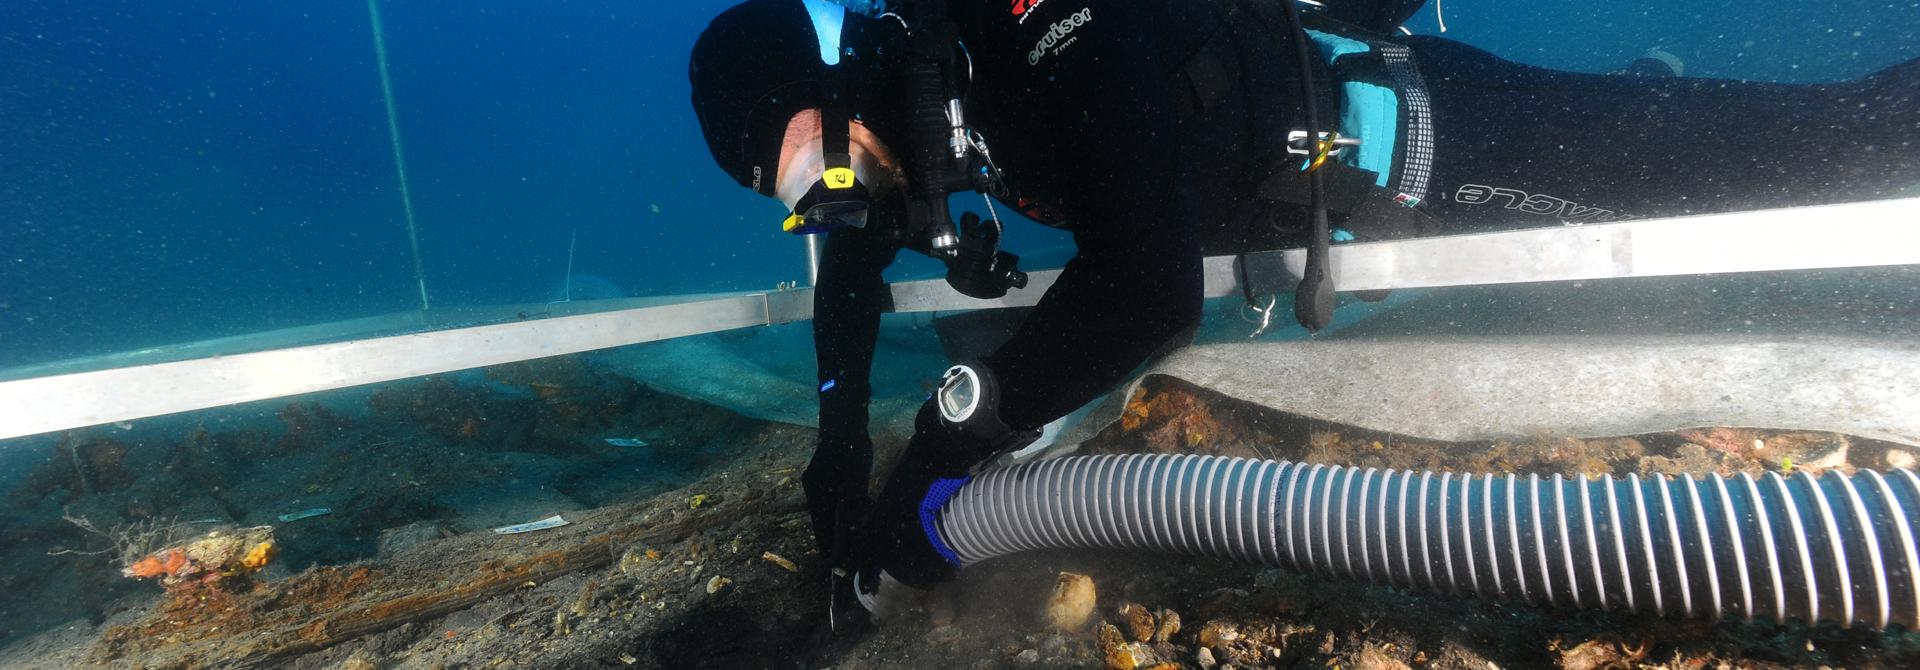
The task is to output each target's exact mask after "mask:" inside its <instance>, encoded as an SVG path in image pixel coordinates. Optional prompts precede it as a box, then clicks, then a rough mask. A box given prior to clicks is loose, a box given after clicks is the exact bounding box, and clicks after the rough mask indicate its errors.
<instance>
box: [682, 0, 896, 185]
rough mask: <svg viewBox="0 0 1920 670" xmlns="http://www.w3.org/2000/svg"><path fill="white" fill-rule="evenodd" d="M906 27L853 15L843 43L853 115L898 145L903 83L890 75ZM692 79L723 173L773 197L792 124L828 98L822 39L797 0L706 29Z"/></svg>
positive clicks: (751, 6) (732, 14) (698, 112)
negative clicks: (782, 146)
mask: <svg viewBox="0 0 1920 670" xmlns="http://www.w3.org/2000/svg"><path fill="white" fill-rule="evenodd" d="M900 33H901V28H900V27H899V26H898V25H897V24H891V23H889V22H888V21H887V20H876V19H871V18H867V17H865V16H861V15H859V14H857V13H854V12H847V13H846V18H845V28H844V31H843V33H842V40H841V44H842V46H843V51H844V52H845V56H844V57H843V58H841V59H840V63H841V65H840V67H841V68H843V69H844V73H845V90H846V91H847V95H848V97H849V98H850V99H849V100H848V101H847V102H848V109H849V110H850V111H851V112H852V114H853V117H854V118H856V119H858V120H860V121H861V123H863V124H864V125H866V126H867V128H868V130H871V131H873V132H874V134H876V135H878V136H879V137H880V138H881V140H882V141H885V142H888V143H889V144H892V143H893V142H894V141H895V140H896V139H897V138H899V137H900V135H899V133H897V132H894V129H895V128H897V127H899V125H900V124H901V123H904V120H905V116H904V114H903V113H901V112H900V111H899V110H900V109H901V108H902V106H903V105H904V100H903V98H904V94H903V93H901V92H900V88H899V85H898V81H899V80H900V76H899V73H898V72H895V71H893V70H896V68H889V67H887V66H888V64H889V62H890V61H891V54H892V53H893V52H895V51H896V50H894V49H890V48H889V47H890V46H891V45H892V44H894V43H896V42H898V41H899V38H900ZM690 60H691V62H690V63H689V64H688V67H687V76H688V79H689V81H691V83H692V84H693V111H694V115H695V116H696V117H698V118H699V120H700V129H701V132H702V134H703V135H704V136H705V137H706V140H707V149H708V151H710V152H711V153H712V154H713V159H714V161H715V162H717V163H719V165H720V168H721V169H722V170H725V171H726V173H727V174H728V175H730V176H732V177H733V179H734V181H736V182H739V183H740V185H741V186H745V187H748V188H751V189H753V190H754V191H756V192H758V193H760V194H762V195H768V196H771V195H773V194H774V189H775V186H776V184H775V176H776V174H777V173H778V171H779V165H778V164H777V163H778V161H779V160H780V141H781V139H782V137H783V136H784V135H785V134H786V128H787V121H788V120H790V119H792V118H793V115H794V114H796V113H799V112H800V111H801V110H804V109H808V108H812V107H820V106H822V101H823V100H824V99H825V96H826V87H825V85H824V84H823V82H822V78H821V77H822V74H823V73H824V72H826V68H827V66H826V65H825V64H824V63H823V62H822V60H821V54H820V40H819V37H818V36H817V35H816V34H815V32H814V26H813V21H812V19H811V18H810V17H809V15H808V13H807V9H806V6H805V5H804V4H802V2H801V0H748V1H747V2H744V3H741V4H739V5H736V6H734V7H732V8H730V9H728V10H727V11H725V12H722V13H721V14H720V16H718V17H716V18H714V20H713V22H712V23H710V24H708V26H707V29H706V31H704V32H702V33H701V34H700V38H699V40H698V41H696V42H694V45H693V55H692V58H691V59H690Z"/></svg>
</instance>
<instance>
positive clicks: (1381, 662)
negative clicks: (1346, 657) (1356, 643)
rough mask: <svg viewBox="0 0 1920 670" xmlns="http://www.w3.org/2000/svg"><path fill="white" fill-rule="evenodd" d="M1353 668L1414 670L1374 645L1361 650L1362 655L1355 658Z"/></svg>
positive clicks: (1359, 669) (1356, 669)
mask: <svg viewBox="0 0 1920 670" xmlns="http://www.w3.org/2000/svg"><path fill="white" fill-rule="evenodd" d="M1353 667H1354V670H1413V669H1412V668H1409V667H1407V664H1405V663H1401V662H1400V660H1399V659H1396V658H1394V657H1392V656H1388V655H1387V652H1386V651H1385V650H1382V649H1381V648H1380V647H1379V646H1377V645H1373V644H1368V645H1367V646H1365V647H1363V648H1361V649H1360V654H1359V655H1358V656H1355V657H1353Z"/></svg>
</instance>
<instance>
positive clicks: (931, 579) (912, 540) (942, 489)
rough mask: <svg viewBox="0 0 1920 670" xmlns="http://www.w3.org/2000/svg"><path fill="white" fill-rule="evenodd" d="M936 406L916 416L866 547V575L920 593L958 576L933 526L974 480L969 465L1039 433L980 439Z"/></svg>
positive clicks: (956, 561)
mask: <svg viewBox="0 0 1920 670" xmlns="http://www.w3.org/2000/svg"><path fill="white" fill-rule="evenodd" d="M936 402H937V398H936V399H935V400H929V401H927V404H926V405H925V406H923V407H921V408H920V414H919V415H918V416H917V417H915V419H914V434H913V441H912V442H910V443H909V444H908V445H907V453H906V455H905V456H903V457H901V459H900V464H899V465H897V466H894V469H893V474H892V476H890V477H888V479H887V484H886V486H885V487H883V488H882V489H881V491H880V497H879V498H878V499H876V500H875V502H874V506H873V513H872V516H871V517H869V519H868V525H869V526H870V527H871V532H870V533H869V537H870V539H869V540H868V541H867V542H865V543H864V545H865V546H864V550H865V551H867V552H869V557H868V558H869V560H868V565H869V569H868V571H867V572H868V573H871V572H872V569H871V568H875V567H877V568H878V569H879V570H882V571H884V572H885V573H886V574H887V575H888V576H891V577H892V578H894V579H896V580H899V581H900V582H901V583H903V584H906V585H907V586H911V587H914V588H919V589H926V588H931V587H933V585H935V584H938V583H941V582H948V581H953V579H954V578H956V577H958V576H959V574H960V557H959V556H958V555H956V554H955V553H954V552H953V549H952V548H950V547H948V546H946V544H945V543H944V542H943V541H942V540H941V539H940V534H939V531H938V530H937V522H938V520H939V519H938V514H939V512H940V510H941V508H943V507H945V506H946V504H947V501H948V500H950V499H951V498H952V497H953V495H954V493H956V492H958V491H959V490H960V487H961V486H962V485H965V484H966V483H967V482H968V481H971V480H972V479H973V475H972V472H971V470H972V468H973V466H975V465H978V464H979V463H981V462H983V461H986V460H987V459H989V458H991V457H993V456H994V455H995V454H998V453H1000V452H1002V451H1005V450H1006V449H1008V448H1010V447H1013V448H1017V447H1019V446H1024V445H1025V444H1029V443H1031V442H1032V441H1033V439H1034V438H1035V437H1037V436H1038V435H1039V431H1037V430H1034V431H1021V432H1017V433H1008V434H1003V435H1000V436H998V437H994V436H991V435H983V434H981V433H979V432H978V431H973V430H968V429H967V428H965V427H962V426H959V425H955V424H952V423H949V422H947V421H945V420H943V419H942V418H941V414H940V410H939V409H938V408H937V407H936ZM863 576H865V575H864V574H863ZM876 583H877V582H873V581H869V582H866V584H869V585H871V584H876Z"/></svg>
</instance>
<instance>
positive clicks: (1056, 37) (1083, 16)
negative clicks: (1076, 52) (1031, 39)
mask: <svg viewBox="0 0 1920 670" xmlns="http://www.w3.org/2000/svg"><path fill="white" fill-rule="evenodd" d="M1092 20H1093V9H1091V8H1086V9H1081V10H1080V11H1077V12H1074V13H1072V14H1069V15H1068V16H1067V18H1064V19H1060V20H1059V21H1056V22H1054V24H1053V25H1051V26H1047V34H1045V35H1041V36H1040V41H1039V42H1038V43H1036V44H1034V45H1033V51H1029V52H1027V64H1028V65H1039V64H1040V59H1041V58H1043V57H1045V56H1046V55H1047V54H1049V53H1058V50H1055V49H1054V46H1055V45H1058V46H1059V47H1060V48H1061V49H1065V48H1066V47H1067V45H1066V44H1061V40H1066V42H1067V44H1072V43H1073V40H1070V39H1067V36H1068V35H1070V34H1072V33H1073V29H1075V28H1078V27H1080V26H1083V25H1086V23H1087V22H1088V21H1092Z"/></svg>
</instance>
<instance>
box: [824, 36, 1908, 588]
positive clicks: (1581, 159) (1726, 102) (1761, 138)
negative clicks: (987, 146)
mask: <svg viewBox="0 0 1920 670" xmlns="http://www.w3.org/2000/svg"><path fill="white" fill-rule="evenodd" d="M952 4H953V5H954V9H953V12H954V18H955V20H956V22H957V23H958V24H959V26H960V28H961V32H962V35H963V37H964V39H965V41H966V44H967V46H968V49H969V52H970V53H971V54H972V57H973V67H974V76H973V79H972V85H971V89H970V92H969V97H968V99H967V106H968V108H967V109H968V115H969V116H968V118H969V121H971V122H972V123H973V125H974V126H975V127H976V128H977V129H978V130H979V131H981V132H982V133H983V134H984V135H985V136H986V137H987V138H988V139H989V141H990V142H991V144H992V147H993V150H994V157H995V158H996V160H997V163H998V164H999V166H1000V168H1001V169H1002V170H1003V171H1004V172H1005V175H1006V178H1007V180H1008V182H1009V183H1010V184H1011V185H1012V186H1013V187H1014V188H1015V189H1017V190H1018V191H1019V193H1020V194H1021V195H1022V196H1025V197H1027V198H1031V199H1034V200H1037V201H1041V202H1045V203H1047V204H1048V205H1050V206H1051V209H1052V210H1054V211H1056V212H1057V213H1058V214H1059V215H1061V216H1062V218H1063V219H1064V222H1065V223H1066V224H1067V227H1068V228H1069V229H1070V230H1072V231H1073V235H1074V242H1075V244H1076V246H1077V248H1078V252H1079V253H1078V255H1077V256H1076V257H1075V258H1074V259H1073V260H1072V261H1071V262H1069V263H1068V264H1067V266H1066V269H1065V271H1064V272H1063V273H1062V274H1061V276H1060V278H1059V280H1058V282H1057V283H1055V284H1054V286H1053V287H1052V288H1051V289H1050V290H1048V292H1047V293H1046V295H1045V296H1044V297H1043V298H1042V299H1041V301H1040V304H1039V305H1038V306H1037V307H1035V308H1034V309H1033V311H1032V313H1031V315H1030V316H1029V317H1028V318H1027V319H1026V320H1025V321H1024V322H1023V323H1022V324H1021V326H1020V327H1019V329H1018V330H1017V332H1016V333H1015V334H1014V335H1013V336H1012V338H1011V339H1010V340H1009V341H1008V342H1007V343H1006V344H1005V345H1003V346H1001V347H1000V348H999V349H998V350H996V351H994V352H993V353H991V354H990V355H988V356H987V357H986V358H985V360H984V361H983V362H984V364H985V365H986V367H988V368H989V369H990V370H991V371H992V372H993V373H994V374H995V375H996V376H997V377H998V378H999V380H1000V384H1001V392H1002V393H1001V398H1000V407H999V410H1000V413H1001V417H1002V418H1003V419H1004V421H1005V422H1006V423H1007V424H1008V425H1009V426H1010V427H1012V428H1014V429H1016V430H1025V429H1033V428H1037V427H1039V426H1041V425H1043V424H1045V423H1047V422H1049V421H1051V420H1053V419H1055V418H1058V417H1060V416H1063V415H1065V414H1066V413H1068V412H1071V411H1072V410H1074V409H1075V408H1077V407H1079V406H1081V405H1083V404H1085V403H1087V402H1088V401H1090V400H1093V399H1094V398H1096V397H1098V396H1099V395H1100V394H1102V393H1105V392H1107V391H1108V390H1110V389H1111V388H1112V387H1113V386H1114V385H1115V384H1116V383H1118V382H1119V381H1121V380H1122V379H1123V377H1124V376H1125V375H1127V374H1128V373H1129V372H1130V371H1132V370H1134V369H1135V368H1136V367H1137V366H1139V365H1140V364H1141V363H1142V362H1144V361H1146V360H1147V359H1148V357H1149V356H1150V355H1152V354H1153V353H1154V352H1155V351H1156V350H1157V349H1159V348H1161V347H1163V346H1164V345H1166V344H1167V343H1168V341H1169V340H1170V339H1172V338H1173V337H1174V336H1175V335H1177V334H1178V333H1180V332H1182V331H1183V329H1185V328H1187V327H1188V326H1190V325H1191V324H1193V323H1195V322H1196V321H1197V319H1198V318H1199V315H1200V304H1201V293H1202V291H1201V289H1202V277H1201V259H1202V255H1203V253H1219V252H1224V251H1240V250H1247V248H1248V247H1259V246H1264V245H1271V244H1285V243H1295V244H1297V243H1298V242H1299V241H1300V238H1299V230H1300V226H1299V223H1300V221H1301V220H1302V219H1301V217H1300V215H1299V214H1300V210H1299V208H1298V207H1297V206H1293V205H1288V204H1285V203H1276V202H1273V201H1270V200H1265V199H1262V198H1260V197H1256V196H1254V195H1253V193H1252V191H1253V189H1254V186H1255V185H1256V184H1258V183H1260V182H1261V181H1262V180H1263V179H1264V178H1265V177H1266V176H1268V175H1269V174H1270V173H1272V171H1273V170H1274V169H1275V168H1274V166H1275V165H1294V164H1295V163H1291V162H1287V161H1285V160H1280V161H1276V156H1284V147H1282V146H1279V145H1277V144H1276V143H1275V140H1274V139H1273V138H1274V133H1275V131H1276V130H1278V131H1279V132H1280V133H1281V134H1280V137H1284V131H1285V130H1286V129H1289V128H1297V127H1299V124H1298V122H1297V119H1298V118H1300V106H1299V105H1300V103H1299V97H1300V96H1298V95H1297V91H1299V87H1298V83H1297V81H1296V80H1295V78H1294V76H1293V74H1292V73H1294V72H1297V64H1296V63H1295V62H1293V61H1292V60H1291V54H1292V53H1293V51H1292V49H1291V48H1288V46H1287V43H1286V42H1285V40H1284V39H1282V37H1281V36H1284V35H1285V34H1287V33H1286V32H1284V31H1283V29H1284V26H1283V25H1281V24H1279V23H1276V22H1275V19H1274V16H1276V15H1275V14H1274V13H1273V12H1271V11H1266V10H1270V9H1271V6H1268V7H1265V8H1262V7H1260V6H1259V4H1258V2H1257V0H1247V1H1241V0H1221V1H1219V2H1196V1H1194V0H1040V1H1038V2H1033V1H1031V0H1023V1H1022V2H1015V3H1013V4H1014V6H1015V7H1017V8H1022V9H1024V10H1025V11H1024V12H1023V13H1021V14H1019V15H1016V14H1014V13H1012V12H1010V11H1009V9H1008V4H1007V3H1006V2H1004V1H1002V0H992V1H990V2H967V1H964V0H956V1H955V2H953V3H952ZM1403 44H1404V45H1406V46H1407V47H1409V48H1410V49H1411V51H1412V53H1413V55H1414V61H1415V64H1416V66H1417V67H1418V68H1419V70H1420V74H1421V75H1422V76H1423V78H1424V80H1425V85H1426V87H1427V89H1428V92H1429V94H1430V97H1431V101H1432V108H1433V111H1432V122H1433V126H1434V129H1435V132H1434V151H1433V153H1434V167H1433V176H1432V179H1431V187H1430V189H1429V191H1428V193H1426V194H1424V195H1423V198H1424V200H1423V201H1422V205H1421V209H1423V210H1425V211H1426V212H1427V213H1428V214H1431V215H1432V216H1433V217H1434V219H1435V220H1437V221H1439V222H1441V224H1442V225H1446V224H1447V222H1449V221H1478V222H1489V223H1490V224H1492V225H1498V226H1504V227H1514V226H1518V225H1526V224H1528V223H1533V224H1538V225H1559V223H1561V221H1562V220H1563V219H1566V220H1573V221H1579V220H1583V219H1582V217H1585V218H1584V220H1596V219H1599V218H1600V217H1599V216H1598V215H1597V214H1595V213H1594V212H1595V211H1596V210H1599V209H1604V210H1606V212H1607V214H1608V215H1609V216H1608V218H1607V219H1606V220H1619V219H1622V218H1627V217H1646V216H1657V215H1668V214H1677V213H1686V212H1697V211H1712V210H1726V209H1741V208H1755V207H1765V206H1774V205H1785V204H1808V203H1812V202H1830V201H1837V200H1847V199H1858V198H1861V197H1868V196H1873V195H1877V194H1881V193H1884V192H1886V191H1888V190H1889V189H1890V187H1895V186H1901V185H1906V184H1902V183H1901V180H1900V178H1901V176H1902V175H1905V176H1906V181H1907V182H1920V178H1916V177H1913V176H1912V175H1914V174H1915V172H1914V171H1913V169H1912V168H1913V167H1914V166H1915V165H1916V164H1920V148H1917V147H1916V146H1915V145H1914V144H1913V142H1914V139H1913V138H1914V137H1916V136H1917V135H1920V115H1917V114H1916V112H1915V111H1914V110H1915V109H1916V107H1920V100H1917V99H1916V97H1917V96H1916V94H1915V91H1916V89H1920V86H1916V82H1915V81H1914V78H1915V76H1916V74H1920V73H1916V72H1914V71H1913V69H1914V68H1913V64H1908V65H1905V66H1900V67H1901V68H1904V69H1905V72H1898V71H1890V72H1888V73H1883V74H1881V75H1876V76H1875V77H1872V78H1869V79H1866V80H1862V81H1860V82H1855V83H1848V84H1839V85H1834V86H1825V87H1817V86H1779V85H1765V84H1751V83H1741V82H1727V81H1714V80H1701V79H1672V78H1652V77H1644V76H1612V77H1609V76H1601V75H1579V74H1567V73H1559V72H1552V71H1547V70H1541V69H1538V68H1531V67H1527V66H1522V65H1517V64H1513V63H1508V62H1504V61H1500V60H1498V59H1496V58H1494V57H1492V56H1490V55H1488V54H1485V53H1483V52H1480V51H1478V50H1475V49H1472V48H1470V47H1466V46H1463V45H1459V44H1457V43H1453V42H1449V41H1445V40H1438V39H1424V38H1414V39H1407V40H1405V41H1404V42H1403ZM1328 100H1329V102H1323V103H1322V104H1326V105H1331V104H1337V97H1335V96H1328ZM1321 115H1322V117H1323V118H1331V117H1334V116H1335V113H1334V110H1332V109H1323V110H1322V112H1321ZM1482 187H1484V189H1483V188H1482ZM1462 189H1466V190H1465V191H1463V190H1462ZM1501 189H1504V190H1501ZM1483 190H1484V192H1483ZM1461 193H1466V194H1467V195H1469V196H1470V197H1469V198H1467V200H1468V201H1471V202H1466V201H1462V200H1460V199H1459V198H1457V197H1456V196H1457V195H1458V194H1461ZM1516 194H1517V195H1516ZM1535 196H1545V197H1546V198H1548V200H1541V199H1539V198H1537V197H1535ZM1567 203H1573V204H1574V205H1576V207H1572V208H1569V207H1567V206H1566V204H1567ZM1549 205H1551V206H1552V207H1551V209H1552V212H1551V213H1546V212H1547V210H1548V209H1549ZM1347 223H1348V224H1349V225H1351V226H1353V227H1364V224H1365V222H1361V221H1353V222H1347ZM884 228H885V226H875V227H872V228H870V229H869V230H864V231H863V230H849V231H842V232H836V233H834V234H832V235H831V236H830V237H829V239H828V242H827V246H826V251H825V257H824V259H823V262H822V265H821V268H820V280H819V285H818V292H817V293H816V303H815V317H814V333H815V338H816V339H815V342H816V347H817V351H818V357H819V367H820V381H821V382H822V386H823V388H824V389H825V390H823V392H822V394H821V438H822V439H821V447H820V448H821V451H820V452H819V453H818V454H816V460H815V464H814V466H813V467H812V468H811V469H810V472H809V473H808V480H809V482H808V484H809V487H810V489H809V494H810V495H820V494H824V493H828V492H830V491H829V490H830V489H833V488H837V487H838V486H836V485H834V484H832V483H831V482H836V481H837V482H854V481H857V482H860V484H861V485H864V482H865V476H866V473H867V469H868V468H869V467H870V466H869V463H870V461H871V446H870V443H868V442H867V439H866V431H867V419H868V417H867V409H866V407H867V401H868V397H869V394H870V388H869V386H868V385H867V378H868V374H869V371H870V368H871V363H872V356H873V342H874V338H875V336H876V332H877V329H878V323H879V314H880V312H881V311H882V310H883V309H884V308H885V307H886V304H887V289H886V287H885V285H884V284H883V283H882V282H881V279H880V273H881V270H882V269H883V268H884V267H885V266H887V265H888V264H889V263H891V261H892V259H893V257H894V255H895V253H896V252H897V251H898V249H899V245H900V241H899V240H897V239H895V238H893V237H889V236H887V235H884V234H880V233H877V232H875V230H877V229H884ZM929 372H930V373H931V372H933V371H929ZM937 424H938V422H937V421H930V420H929V413H927V412H923V413H922V417H921V421H920V422H919V425H918V432H917V433H916V435H915V438H914V442H913V444H912V445H911V446H910V448H909V455H908V457H907V460H908V463H907V464H905V465H903V466H902V468H903V469H913V468H919V471H918V473H917V474H915V473H911V472H909V473H900V472H896V476H895V479H894V481H893V483H891V484H890V485H889V489H888V490H887V492H886V493H884V494H883V496H882V499H881V501H880V502H881V504H882V509H878V510H876V512H877V513H878V516H879V517H885V516H886V515H887V514H889V513H890V512H889V510H888V509H885V508H886V507H893V508H899V507H902V506H907V507H911V506H912V504H913V503H914V502H916V501H917V498H916V497H915V496H919V495H923V494H924V492H925V486H926V481H927V478H928V477H933V476H950V475H952V474H953V473H955V472H957V468H958V469H963V468H964V467H966V466H967V465H970V464H972V463H974V462H977V461H978V460H981V459H984V458H986V457H987V456H989V455H990V454H989V453H988V450H989V448H988V447H987V446H986V445H981V444H974V443H969V442H968V441H967V440H965V439H964V438H961V437H959V436H956V435H953V434H951V433H950V431H944V430H943V429H942V428H941V427H940V426H939V425H937ZM916 452H917V453H918V454H919V456H918V457H916V455H915V454H916ZM929 454H932V455H929ZM903 478H904V479H908V480H913V481H912V483H908V484H901V481H902V479H903ZM916 478H917V479H916ZM842 485H844V484H842ZM896 485H897V486H896ZM916 487H917V488H918V489H919V490H917V491H915V490H911V489H914V488H916ZM891 513H892V514H894V516H895V517H896V520H895V522H894V523H895V525H896V526H897V527H896V528H894V529H893V534H894V535H896V536H897V535H911V534H912V530H913V528H912V527H911V526H913V525H914V524H915V523H916V522H914V521H913V520H912V519H911V518H910V514H911V513H910V511H909V512H903V511H902V510H899V509H894V510H892V511H891ZM882 523H883V524H884V523H887V522H884V521H883V522H882ZM885 530H886V529H884V528H883V529H882V531H883V532H885ZM894 540H895V542H896V546H894V547H892V550H911V548H910V547H906V546H905V544H911V541H910V540H909V539H904V538H899V537H895V538H894ZM921 541H922V542H924V540H921ZM900 543H905V544H900ZM883 553H884V552H883ZM883 559H884V557H883ZM883 562H885V561H884V560H883ZM899 569H901V566H898V565H889V571H896V570H899ZM920 577H921V578H922V580H923V581H924V579H925V577H926V576H925V575H921V576H920Z"/></svg>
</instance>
